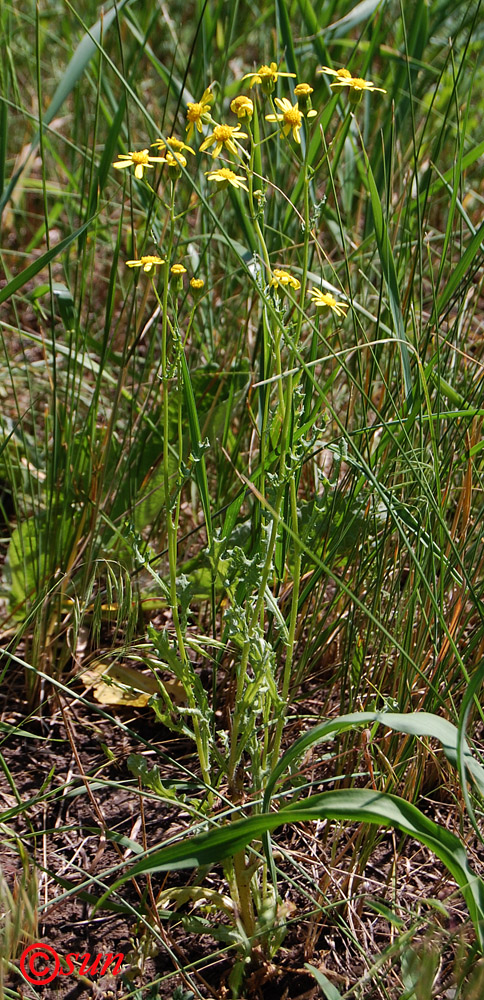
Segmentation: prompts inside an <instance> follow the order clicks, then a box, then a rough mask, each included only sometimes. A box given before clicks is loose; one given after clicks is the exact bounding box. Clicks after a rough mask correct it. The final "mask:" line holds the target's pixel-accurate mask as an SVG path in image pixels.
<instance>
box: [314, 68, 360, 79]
mask: <svg viewBox="0 0 484 1000" xmlns="http://www.w3.org/2000/svg"><path fill="white" fill-rule="evenodd" d="M318 73H327V74H328V76H338V77H339V78H340V79H341V80H352V79H353V76H352V74H351V73H350V71H349V69H344V67H343V69H330V67H329V66H322V67H321V69H318Z"/></svg>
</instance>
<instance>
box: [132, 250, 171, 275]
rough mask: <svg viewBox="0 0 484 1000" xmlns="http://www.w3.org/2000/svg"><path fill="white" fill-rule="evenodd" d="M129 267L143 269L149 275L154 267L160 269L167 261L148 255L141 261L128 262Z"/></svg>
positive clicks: (140, 259) (141, 258)
mask: <svg viewBox="0 0 484 1000" xmlns="http://www.w3.org/2000/svg"><path fill="white" fill-rule="evenodd" d="M126 263H127V265H128V267H142V268H143V271H146V273H147V274H149V272H150V271H152V270H153V268H154V267H160V266H161V264H165V263H166V261H164V260H163V258H162V257H153V256H151V255H148V256H146V257H140V258H139V260H127V261H126Z"/></svg>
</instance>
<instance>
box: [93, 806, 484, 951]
mask: <svg viewBox="0 0 484 1000" xmlns="http://www.w3.org/2000/svg"><path fill="white" fill-rule="evenodd" d="M321 819H329V820H331V819H332V820H338V821H340V822H352V823H371V824H374V825H376V826H384V827H387V826H391V827H395V828H396V829H398V830H400V831H401V832H402V833H405V834H408V835H409V836H411V837H414V838H415V839H416V840H418V841H419V842H420V843H422V844H425V846H426V847H428V848H429V849H430V850H431V851H432V852H433V853H434V854H435V855H436V856H437V857H438V858H440V860H441V861H442V862H443V864H444V865H445V866H446V867H447V869H448V871H449V872H450V873H451V875H452V876H453V878H454V879H455V880H456V882H457V884H458V885H459V887H460V889H461V892H462V895H463V897H464V900H465V902H466V905H467V908H468V910H469V914H470V916H471V919H472V922H473V924H474V928H475V931H476V934H477V937H478V940H479V945H480V947H481V949H482V947H483V945H484V938H483V929H484V883H483V882H482V880H481V879H480V878H479V877H478V876H476V875H475V873H474V872H473V871H472V869H471V868H470V866H469V863H468V860H467V855H466V852H465V849H464V847H463V845H462V843H461V842H460V840H459V839H458V837H456V836H455V835H454V834H453V833H450V831H449V830H447V829H446V828H445V827H443V826H439V825H438V824H437V823H434V821H433V820H431V819H429V818H428V817H427V816H425V815H424V814H423V813H421V812H420V811H419V809H417V808H416V806H414V805H412V804H411V803H410V802H405V800H404V799H401V798H398V797H397V796H395V795H388V794H385V793H384V792H375V791H373V790H372V789H365V788H352V789H338V790H337V791H333V792H323V793H322V794H320V795H313V796H310V797H309V798H308V799H303V800H300V801H298V802H295V803H293V804H292V805H289V806H287V807H285V808H283V809H281V810H280V811H279V812H274V813H262V814H260V815H258V816H257V815H254V816H249V817H248V818H247V819H242V820H238V821H237V822H235V823H230V824H228V825H227V826H218V827H216V828H215V829H213V830H210V831H209V832H208V833H204V834H202V835H201V836H198V837H194V838H193V839H188V840H186V839H185V840H184V841H183V842H182V843H177V844H173V845H170V846H168V847H164V848H161V850H156V851H154V852H153V853H152V854H149V855H147V856H146V857H145V858H143V859H142V860H141V861H138V862H137V863H136V864H134V865H133V866H132V867H130V869H129V871H127V872H126V873H125V875H123V876H122V878H120V879H119V880H118V881H117V882H116V883H115V884H114V885H113V887H112V888H111V889H110V890H109V891H108V892H107V893H105V894H104V896H103V897H102V898H101V899H100V900H99V902H98V904H97V907H96V908H99V907H100V906H102V905H103V904H104V901H105V900H106V899H107V898H108V897H109V896H110V895H111V893H112V892H114V891H116V890H117V889H119V888H120V887H121V886H122V885H124V883H125V882H127V881H129V880H130V879H131V878H133V877H137V876H139V875H146V874H152V873H154V872H163V871H179V870H181V869H185V868H201V867H203V866H205V865H208V866H212V865H214V864H218V863H220V862H221V861H223V860H224V858H227V857H233V856H234V855H235V854H237V853H238V852H239V851H243V850H244V849H245V848H246V847H247V846H248V845H249V844H250V843H251V842H252V841H254V840H260V839H261V838H262V837H264V835H265V834H267V833H269V832H270V831H273V830H275V829H277V827H279V826H282V825H284V824H286V823H289V824H293V823H307V822H311V821H316V820H321Z"/></svg>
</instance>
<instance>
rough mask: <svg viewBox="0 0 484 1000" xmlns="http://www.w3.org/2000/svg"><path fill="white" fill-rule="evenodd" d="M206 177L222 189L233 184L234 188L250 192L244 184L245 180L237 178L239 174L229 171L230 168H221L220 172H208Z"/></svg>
mask: <svg viewBox="0 0 484 1000" xmlns="http://www.w3.org/2000/svg"><path fill="white" fill-rule="evenodd" d="M206 176H207V177H208V179H209V181H215V183H216V184H219V185H220V187H227V184H231V185H232V187H234V188H243V189H244V191H248V190H249V189H248V187H247V185H246V184H245V182H244V178H243V177H237V174H235V173H234V171H233V170H229V168H228V167H221V168H220V170H207V171H206Z"/></svg>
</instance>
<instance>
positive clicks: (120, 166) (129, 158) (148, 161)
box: [113, 149, 163, 180]
mask: <svg viewBox="0 0 484 1000" xmlns="http://www.w3.org/2000/svg"><path fill="white" fill-rule="evenodd" d="M162 162H163V159H162V157H161V156H150V151H149V149H141V150H140V151H139V152H138V153H136V152H134V153H120V154H119V160H117V161H116V163H113V167H115V168H116V170H124V168H125V167H134V176H135V177H137V178H138V180H142V177H143V171H144V170H146V168H147V167H151V166H152V165H153V163H162Z"/></svg>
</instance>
